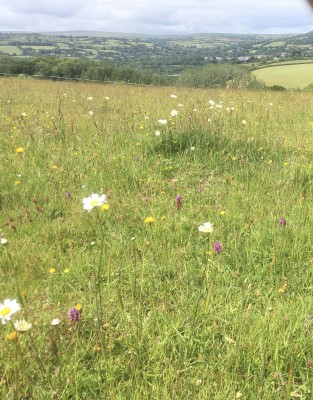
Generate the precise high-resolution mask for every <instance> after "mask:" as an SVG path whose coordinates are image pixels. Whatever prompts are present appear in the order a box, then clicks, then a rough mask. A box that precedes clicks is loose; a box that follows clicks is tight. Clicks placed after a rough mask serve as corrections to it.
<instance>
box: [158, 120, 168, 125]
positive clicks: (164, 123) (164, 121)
mask: <svg viewBox="0 0 313 400" xmlns="http://www.w3.org/2000/svg"><path fill="white" fill-rule="evenodd" d="M158 122H159V123H160V124H162V125H166V124H167V119H159V120H158Z"/></svg>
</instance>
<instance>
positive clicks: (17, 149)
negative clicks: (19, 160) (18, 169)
mask: <svg viewBox="0 0 313 400" xmlns="http://www.w3.org/2000/svg"><path fill="white" fill-rule="evenodd" d="M24 151H25V150H24V148H23V147H17V148H16V149H15V152H16V153H17V154H22V153H24Z"/></svg>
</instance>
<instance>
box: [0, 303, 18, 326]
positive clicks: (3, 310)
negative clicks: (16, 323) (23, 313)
mask: <svg viewBox="0 0 313 400" xmlns="http://www.w3.org/2000/svg"><path fill="white" fill-rule="evenodd" d="M20 309H21V306H20V305H19V304H18V302H17V301H16V300H10V299H6V300H4V302H3V303H2V304H0V319H1V322H2V324H3V325H5V324H6V323H7V322H8V321H10V320H11V316H12V315H13V314H15V313H16V312H17V311H19V310H20Z"/></svg>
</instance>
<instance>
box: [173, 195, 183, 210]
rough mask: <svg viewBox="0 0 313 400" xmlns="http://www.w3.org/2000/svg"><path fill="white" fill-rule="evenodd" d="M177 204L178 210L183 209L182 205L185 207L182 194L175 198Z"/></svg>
mask: <svg viewBox="0 0 313 400" xmlns="http://www.w3.org/2000/svg"><path fill="white" fill-rule="evenodd" d="M175 203H176V207H177V208H178V210H179V209H180V208H182V205H183V196H182V195H180V194H178V195H177V196H176V197H175Z"/></svg>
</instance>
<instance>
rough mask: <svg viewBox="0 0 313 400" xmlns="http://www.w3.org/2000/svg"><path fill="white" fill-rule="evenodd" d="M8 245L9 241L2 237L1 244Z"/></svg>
mask: <svg viewBox="0 0 313 400" xmlns="http://www.w3.org/2000/svg"><path fill="white" fill-rule="evenodd" d="M7 243H8V241H7V239H6V238H4V237H2V238H1V239H0V244H3V245H5V244H7Z"/></svg>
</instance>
